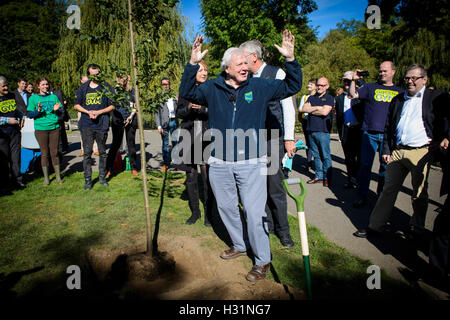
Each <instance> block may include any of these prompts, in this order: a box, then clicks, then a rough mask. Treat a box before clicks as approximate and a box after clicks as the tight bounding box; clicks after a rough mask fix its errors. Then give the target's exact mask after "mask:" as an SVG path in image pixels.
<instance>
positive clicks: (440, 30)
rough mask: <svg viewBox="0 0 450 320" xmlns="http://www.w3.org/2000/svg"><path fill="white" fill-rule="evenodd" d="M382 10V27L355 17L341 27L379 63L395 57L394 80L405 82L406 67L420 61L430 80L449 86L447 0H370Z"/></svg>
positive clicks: (445, 86) (446, 87) (430, 81)
mask: <svg viewBox="0 0 450 320" xmlns="http://www.w3.org/2000/svg"><path fill="white" fill-rule="evenodd" d="M368 3H369V4H375V5H378V6H379V7H380V11H381V18H382V24H381V30H376V29H372V30H370V29H368V28H367V26H366V24H365V23H363V22H358V21H355V20H351V21H343V22H342V23H340V24H338V26H337V27H338V29H339V30H340V31H341V32H344V33H346V34H347V35H348V36H350V37H351V38H352V40H353V41H354V42H355V43H356V44H357V45H358V46H361V47H362V48H364V50H366V51H367V53H369V55H370V56H371V57H374V58H375V59H376V61H377V64H379V63H381V62H382V61H383V60H392V61H394V63H395V64H396V66H397V73H396V76H395V79H394V81H395V82H396V83H398V84H402V83H403V81H402V80H401V79H402V78H403V76H404V72H405V70H406V68H407V67H408V66H409V65H410V64H413V63H421V64H423V65H425V66H426V67H427V68H428V71H429V72H428V76H429V78H430V80H429V83H432V84H434V85H435V86H436V87H437V88H438V89H441V90H448V89H449V88H450V80H449V78H450V77H449V76H450V54H449V48H448V40H447V35H448V34H449V33H450V19H449V18H450V17H449V15H450V9H449V6H448V1H446V0H421V1H419V0H403V1H400V0H370V1H368Z"/></svg>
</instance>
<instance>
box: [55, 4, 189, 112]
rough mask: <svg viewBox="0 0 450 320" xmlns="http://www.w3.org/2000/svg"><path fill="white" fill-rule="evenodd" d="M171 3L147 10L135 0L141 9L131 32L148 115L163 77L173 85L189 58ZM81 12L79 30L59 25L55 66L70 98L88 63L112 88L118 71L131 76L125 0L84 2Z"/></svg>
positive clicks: (155, 100) (152, 107) (178, 13)
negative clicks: (133, 36) (59, 34)
mask: <svg viewBox="0 0 450 320" xmlns="http://www.w3.org/2000/svg"><path fill="white" fill-rule="evenodd" d="M141 2H142V3H141ZM175 4H176V1H173V0H158V1H154V2H153V3H152V6H148V3H147V2H145V1H141V0H137V1H133V5H134V6H135V7H137V8H139V9H140V10H135V12H136V14H135V15H134V16H133V18H134V19H135V20H136V21H139V23H136V30H135V32H136V34H135V40H136V54H137V64H138V69H139V75H138V79H139V83H138V84H139V87H140V93H141V101H142V105H143V108H144V109H146V110H148V111H150V110H151V109H154V108H155V107H156V105H158V103H159V102H158V101H157V100H158V98H157V97H159V96H160V94H161V90H162V89H161V85H160V81H161V78H163V77H168V78H170V79H171V80H172V82H173V84H174V86H176V84H177V83H178V82H179V79H180V78H181V74H182V70H183V67H184V64H185V63H186V61H187V59H188V57H187V56H188V52H189V44H188V43H187V42H186V40H185V39H184V37H183V31H184V24H183V21H182V20H181V14H180V12H179V8H178V7H175ZM80 8H81V12H82V14H81V29H80V30H71V29H67V28H66V27H65V26H64V25H63V26H61V40H60V42H59V46H58V55H57V58H56V60H55V61H54V63H53V70H54V71H55V72H56V73H57V74H58V76H59V81H60V83H61V87H62V89H63V91H64V92H65V93H66V95H68V96H69V97H72V96H73V95H74V92H75V91H76V89H77V88H78V87H79V85H80V77H81V75H83V74H86V67H87V65H88V64H89V63H96V64H98V65H100V66H101V67H102V68H103V73H104V74H105V75H106V76H107V78H106V80H107V81H109V82H111V83H112V84H114V83H115V77H116V75H117V73H118V72H119V71H125V72H127V73H128V74H130V75H131V74H132V73H131V54H130V52H131V51H130V50H131V48H130V39H129V32H128V21H127V3H126V1H113V0H96V1H94V0H85V1H84V2H83V3H81V4H80ZM142 8H144V9H142ZM145 8H146V9H145ZM141 9H142V10H141Z"/></svg>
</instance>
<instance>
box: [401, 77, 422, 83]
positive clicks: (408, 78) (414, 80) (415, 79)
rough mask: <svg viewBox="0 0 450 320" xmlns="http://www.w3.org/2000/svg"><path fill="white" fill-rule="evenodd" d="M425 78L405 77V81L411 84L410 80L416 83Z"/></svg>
mask: <svg viewBox="0 0 450 320" xmlns="http://www.w3.org/2000/svg"><path fill="white" fill-rule="evenodd" d="M421 78H423V77H404V78H403V80H405V82H409V80H411V81H412V82H416V81H417V80H419V79H421Z"/></svg>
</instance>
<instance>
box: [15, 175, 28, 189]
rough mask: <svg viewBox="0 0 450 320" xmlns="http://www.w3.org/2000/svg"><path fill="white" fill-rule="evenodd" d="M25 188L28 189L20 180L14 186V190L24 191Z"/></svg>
mask: <svg viewBox="0 0 450 320" xmlns="http://www.w3.org/2000/svg"><path fill="white" fill-rule="evenodd" d="M25 188H26V185H24V184H23V182H22V179H20V178H19V179H18V180H17V181H16V183H15V184H14V189H17V190H23V189H25Z"/></svg>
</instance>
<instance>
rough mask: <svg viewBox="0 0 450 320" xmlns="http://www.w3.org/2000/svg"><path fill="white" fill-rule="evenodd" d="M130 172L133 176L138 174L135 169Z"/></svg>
mask: <svg viewBox="0 0 450 320" xmlns="http://www.w3.org/2000/svg"><path fill="white" fill-rule="evenodd" d="M131 174H132V175H133V176H135V177H136V176H138V175H139V173H138V172H137V171H136V170H131Z"/></svg>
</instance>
